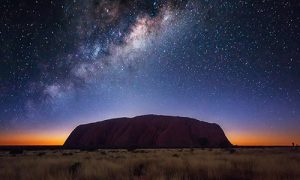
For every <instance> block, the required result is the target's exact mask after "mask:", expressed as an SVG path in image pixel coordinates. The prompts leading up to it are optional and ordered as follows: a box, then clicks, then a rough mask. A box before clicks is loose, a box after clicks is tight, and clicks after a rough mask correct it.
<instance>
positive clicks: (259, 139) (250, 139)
mask: <svg viewBox="0 0 300 180" xmlns="http://www.w3.org/2000/svg"><path fill="white" fill-rule="evenodd" d="M253 134H254V135H253ZM68 135H69V132H64V131H58V132H57V131H56V132H18V133H16V132H14V133H13V132H10V133H0V145H63V143H64V142H65V140H66V139H67V137H68ZM226 136H227V138H228V139H229V141H230V142H231V143H232V144H233V145H240V146H290V145H291V143H292V142H295V144H300V136H294V137H297V138H298V139H293V138H292V137H290V136H287V135H281V134H271V133H266V132H263V133H261V132H260V133H259V132H252V133H249V132H248V133H245V132H240V133H238V132H234V133H233V132H229V133H226Z"/></svg>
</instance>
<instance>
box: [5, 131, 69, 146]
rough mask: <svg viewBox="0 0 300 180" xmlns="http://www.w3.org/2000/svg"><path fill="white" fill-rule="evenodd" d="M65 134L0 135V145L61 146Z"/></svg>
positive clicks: (66, 135) (65, 136)
mask: <svg viewBox="0 0 300 180" xmlns="http://www.w3.org/2000/svg"><path fill="white" fill-rule="evenodd" d="M67 137H68V134H67V133H52V134H51V135H50V133H49V134H48V133H18V134H0V145H7V146H8V145H12V146H13V145H63V143H64V142H65V140H66V138H67Z"/></svg>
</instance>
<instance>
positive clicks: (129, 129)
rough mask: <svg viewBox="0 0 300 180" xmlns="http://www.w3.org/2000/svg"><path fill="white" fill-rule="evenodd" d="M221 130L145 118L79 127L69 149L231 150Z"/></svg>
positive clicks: (209, 125) (186, 120) (204, 124)
mask: <svg viewBox="0 0 300 180" xmlns="http://www.w3.org/2000/svg"><path fill="white" fill-rule="evenodd" d="M228 146H231V143H230V142H229V141H228V139H227V138H226V136H225V134H224V132H223V130H222V129H221V127H220V126H219V125H217V124H214V123H207V122H203V121H199V120H196V119H192V118H186V117H173V116H160V115H144V116H137V117H134V118H117V119H110V120H105V121H100V122H96V123H90V124H84V125H79V126H78V127H76V128H75V129H74V130H73V132H72V133H71V134H70V135H69V137H68V139H67V140H66V142H65V144H64V147H65V148H184V147H228Z"/></svg>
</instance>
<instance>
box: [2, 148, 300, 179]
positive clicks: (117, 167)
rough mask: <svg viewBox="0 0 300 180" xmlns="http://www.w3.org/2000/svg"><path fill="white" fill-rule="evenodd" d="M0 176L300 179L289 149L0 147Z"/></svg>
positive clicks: (298, 156)
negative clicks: (21, 149)
mask: <svg viewBox="0 0 300 180" xmlns="http://www.w3.org/2000/svg"><path fill="white" fill-rule="evenodd" d="M0 179H3V180H6V179H13V180H14V179H26V180H27V179H30V180H31V179H54V180H60V179H145V180H146V179H155V180H156V179H158V180H159V179H187V180H193V179H229V180H235V179H237V180H240V179H262V180H263V179H274V180H275V179H300V152H299V151H298V152H297V151H291V150H290V149H283V148H282V149H280V148H277V149H276V148H269V149H235V150H231V151H230V150H224V149H213V150H211V149H194V150H191V149H158V150H135V151H131V152H129V151H127V150H98V151H94V152H85V151H67V150H65V151H39V152H33V151H25V152H24V153H23V154H17V155H16V156H13V155H11V154H9V153H8V152H0Z"/></svg>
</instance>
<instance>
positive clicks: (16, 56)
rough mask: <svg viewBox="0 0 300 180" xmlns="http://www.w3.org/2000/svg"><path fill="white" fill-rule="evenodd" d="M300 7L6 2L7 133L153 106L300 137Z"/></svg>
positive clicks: (1, 111)
mask: <svg viewBox="0 0 300 180" xmlns="http://www.w3.org/2000/svg"><path fill="white" fill-rule="evenodd" d="M298 11H299V3H296V2H294V1H276V2H273V1H260V2H249V1H223V0H222V1H218V0H213V1H206V0H203V1H202V0H200V1H194V0H189V1H184V0H181V1H180V0H145V1H134V0H133V1H126V0H114V1H107V0H72V1H68V0H65V1H48V2H44V1H39V0H37V1H14V2H11V1H9V0H6V1H5V2H4V3H2V4H1V29H0V40H1V50H0V55H1V60H0V73H1V74H0V83H1V86H0V98H1V99H0V130H2V131H7V132H9V131H13V130H15V129H23V130H32V129H42V128H43V127H45V126H47V128H49V127H50V128H53V129H57V128H61V127H64V128H65V129H67V130H69V129H70V128H73V127H74V126H75V125H77V124H78V123H86V122H91V121H97V120H102V119H105V118H111V117H117V116H136V115H140V114H148V113H153V114H169V115H181V116H191V117H195V118H198V119H201V120H205V121H212V122H217V123H219V124H221V125H223V126H224V127H225V130H226V131H228V132H229V133H234V132H237V133H238V132H240V131H245V132H247V131H249V132H253V131H255V132H261V133H262V134H263V132H272V134H276V133H277V134H288V136H289V137H291V139H292V138H295V137H300V134H299V133H298V131H299V127H300V59H299V57H300V52H299V51H300V50H299V48H300V47H299V42H300V38H299V37H300V34H299V33H300V27H299V22H300V18H299V12H298ZM297 13H298V14H297Z"/></svg>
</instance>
